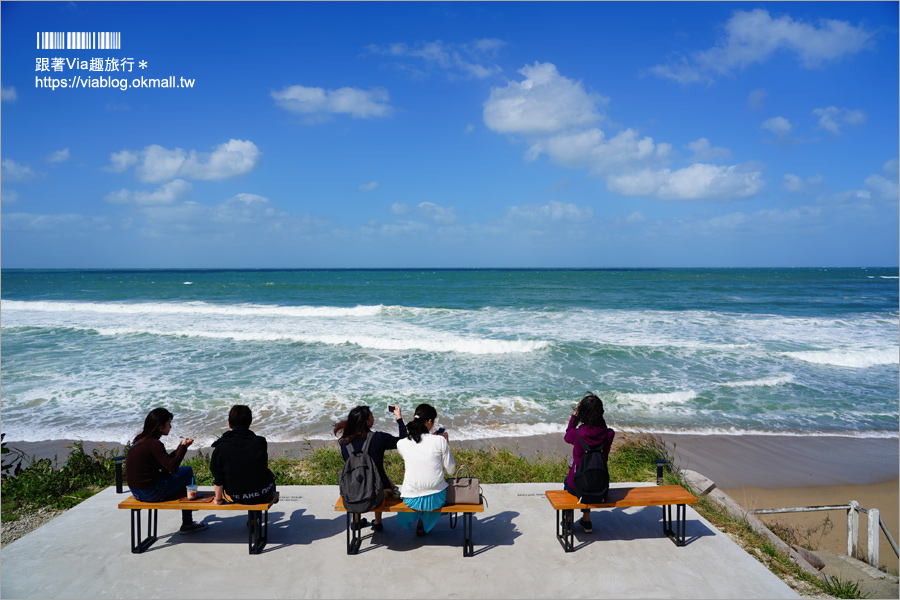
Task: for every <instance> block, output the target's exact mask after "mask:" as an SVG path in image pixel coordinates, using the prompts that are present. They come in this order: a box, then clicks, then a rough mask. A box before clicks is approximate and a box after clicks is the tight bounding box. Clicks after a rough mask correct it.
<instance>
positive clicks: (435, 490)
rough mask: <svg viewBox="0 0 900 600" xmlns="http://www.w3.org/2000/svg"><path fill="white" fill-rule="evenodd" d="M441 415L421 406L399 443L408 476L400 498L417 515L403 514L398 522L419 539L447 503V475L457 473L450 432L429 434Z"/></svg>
mask: <svg viewBox="0 0 900 600" xmlns="http://www.w3.org/2000/svg"><path fill="white" fill-rule="evenodd" d="M436 418H437V411H436V410H434V407H433V406H431V405H430V404H420V405H419V406H417V407H416V414H415V416H414V417H413V419H412V421H410V422H409V423H407V424H406V432H407V437H406V439H403V440H400V441H398V442H397V452H399V453H400V456H402V457H403V462H404V464H405V473H404V475H403V485H401V486H400V497H401V498H402V499H403V502H404V503H405V504H406V505H407V506H408V507H410V508H411V509H413V510H415V511H422V512H412V513H399V514H398V515H397V521H398V523H399V524H400V526H401V527H405V528H406V529H412V525H413V523H418V525H417V526H416V535H425V534H426V533H427V532H429V531H431V529H432V528H433V527H434V525H435V523H437V521H438V518H440V516H441V513H434V512H428V511H432V510H435V509H438V508H440V507H442V506H444V504H445V503H446V501H447V482H446V481H445V480H444V471H446V472H447V473H448V474H449V475H452V474H453V473H454V472H455V471H456V463H455V462H454V461H453V454H451V453H450V444H449V443H448V442H447V440H448V439H449V438H448V435H447V432H446V431H440V430H439V431H440V433H434V434H432V433H429V432H430V431H431V428H432V427H434V420H435V419H436Z"/></svg>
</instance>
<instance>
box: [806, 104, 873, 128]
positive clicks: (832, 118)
mask: <svg viewBox="0 0 900 600" xmlns="http://www.w3.org/2000/svg"><path fill="white" fill-rule="evenodd" d="M812 114H813V115H814V116H816V117H819V127H820V128H822V129H825V130H827V131H830V132H831V133H833V134H835V135H840V133H841V125H842V124H846V125H853V126H859V125H862V124H863V123H865V122H866V119H867V116H866V113H865V111H862V110H851V109H848V108H838V107H837V106H826V107H825V108H816V109H813V111H812Z"/></svg>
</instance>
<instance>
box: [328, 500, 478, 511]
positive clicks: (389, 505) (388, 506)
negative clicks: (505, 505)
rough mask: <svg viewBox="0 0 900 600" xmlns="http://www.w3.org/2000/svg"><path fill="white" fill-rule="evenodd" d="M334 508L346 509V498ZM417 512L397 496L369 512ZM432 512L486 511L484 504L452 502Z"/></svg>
mask: <svg viewBox="0 0 900 600" xmlns="http://www.w3.org/2000/svg"><path fill="white" fill-rule="evenodd" d="M334 510H338V511H345V512H346V510H347V509H346V508H344V499H343V498H338V501H337V502H336V503H335V505H334ZM376 511H377V512H396V513H399V512H416V511H415V510H413V509H411V508H410V507H408V506H406V505H405V504H404V503H403V500H401V499H400V498H396V497H391V498H385V499H384V502H382V503H381V506H379V507H378V508H375V509H372V511H369V512H376ZM431 512H440V513H476V512H479V513H480V512H484V504H450V505H447V506H442V507H441V508H439V509H437V510H433V511H431Z"/></svg>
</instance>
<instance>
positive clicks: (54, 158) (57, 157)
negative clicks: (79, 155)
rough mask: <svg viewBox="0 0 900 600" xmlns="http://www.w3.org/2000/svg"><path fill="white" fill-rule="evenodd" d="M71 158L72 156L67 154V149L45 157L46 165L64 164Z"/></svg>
mask: <svg viewBox="0 0 900 600" xmlns="http://www.w3.org/2000/svg"><path fill="white" fill-rule="evenodd" d="M70 158H72V155H71V154H70V153H69V149H68V148H63V149H62V150H57V151H56V152H52V153H51V154H50V156H48V157H47V162H48V163H61V162H66V161H67V160H69V159H70Z"/></svg>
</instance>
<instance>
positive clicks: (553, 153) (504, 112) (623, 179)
mask: <svg viewBox="0 0 900 600" xmlns="http://www.w3.org/2000/svg"><path fill="white" fill-rule="evenodd" d="M519 72H520V73H521V74H522V75H524V76H525V79H524V81H521V82H515V81H513V82H510V83H509V84H508V85H507V86H506V87H502V88H501V87H495V88H492V89H491V93H490V97H489V98H488V100H487V101H485V103H484V114H483V117H484V122H485V125H487V127H488V128H489V129H491V130H493V131H496V132H498V133H507V134H518V135H521V136H522V137H523V138H524V139H525V141H527V142H528V144H529V146H528V149H527V151H526V153H525V159H526V160H528V161H533V160H536V159H537V158H539V157H540V156H541V155H542V154H545V155H547V156H548V157H549V158H550V160H551V161H553V162H554V163H556V164H559V165H561V166H564V167H569V168H586V169H589V171H590V172H591V173H592V174H594V175H603V176H608V181H607V187H608V188H609V189H610V190H611V191H614V192H619V193H622V194H624V195H627V196H634V195H651V196H656V197H659V198H663V199H667V200H697V199H714V200H719V201H721V200H725V199H731V198H739V197H746V196H748V195H752V194H753V193H756V192H757V191H758V190H759V189H761V187H762V185H763V182H762V175H761V173H759V172H758V171H756V170H753V169H752V168H750V167H748V166H746V165H738V166H731V167H717V166H714V165H710V164H705V163H697V164H695V165H693V166H691V167H688V168H686V169H681V170H677V171H671V170H669V169H665V170H654V169H658V167H659V166H660V164H661V163H664V162H665V161H667V160H668V159H669V158H670V156H671V151H672V146H671V144H668V143H655V142H654V141H653V138H651V137H649V136H643V137H642V136H641V135H640V134H639V133H638V132H637V131H636V130H635V129H632V128H628V129H624V130H623V131H620V132H619V133H617V134H616V135H615V136H613V137H612V138H608V137H607V135H606V134H605V133H604V132H603V130H601V129H600V128H599V127H597V126H595V125H593V124H594V123H595V122H596V121H598V120H600V119H602V118H603V115H602V114H601V111H600V108H601V107H602V106H603V105H605V104H606V103H607V102H608V99H607V98H605V97H603V96H600V95H598V94H589V93H587V92H586V91H585V90H584V87H583V86H582V84H581V83H580V82H575V81H573V80H571V79H568V78H566V77H564V76H562V75H560V74H559V72H558V71H557V69H556V67H555V66H554V65H552V64H550V63H535V64H534V65H532V66H526V67H524V68H523V69H521V70H520V71H519ZM688 148H689V149H692V150H693V151H694V153H695V155H696V159H697V160H701V159H705V160H710V159H712V158H716V157H723V156H727V155H728V154H729V151H728V150H727V149H726V148H719V147H712V146H711V145H710V144H709V140H707V139H706V138H700V139H699V140H697V141H695V142H692V143H691V144H689V145H688Z"/></svg>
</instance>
